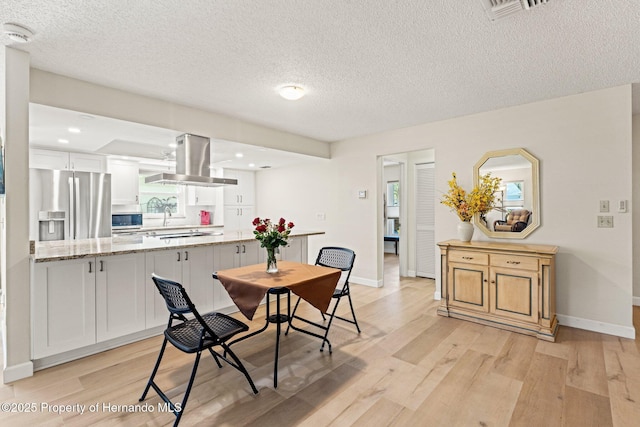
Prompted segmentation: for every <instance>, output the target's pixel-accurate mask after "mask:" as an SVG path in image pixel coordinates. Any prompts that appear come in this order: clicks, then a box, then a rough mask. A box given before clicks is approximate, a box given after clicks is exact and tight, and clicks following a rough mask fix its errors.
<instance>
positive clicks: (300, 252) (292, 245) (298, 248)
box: [280, 237, 315, 263]
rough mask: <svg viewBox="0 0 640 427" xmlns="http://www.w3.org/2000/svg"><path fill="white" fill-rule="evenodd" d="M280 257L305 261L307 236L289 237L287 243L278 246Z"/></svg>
mask: <svg viewBox="0 0 640 427" xmlns="http://www.w3.org/2000/svg"><path fill="white" fill-rule="evenodd" d="M280 259H283V260H286V261H295V262H302V263H307V238H306V237H289V239H288V240H287V245H286V246H281V247H280ZM314 261H315V260H314Z"/></svg>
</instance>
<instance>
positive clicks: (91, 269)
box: [89, 261, 93, 273]
mask: <svg viewBox="0 0 640 427" xmlns="http://www.w3.org/2000/svg"><path fill="white" fill-rule="evenodd" d="M89 273H93V262H91V261H89Z"/></svg>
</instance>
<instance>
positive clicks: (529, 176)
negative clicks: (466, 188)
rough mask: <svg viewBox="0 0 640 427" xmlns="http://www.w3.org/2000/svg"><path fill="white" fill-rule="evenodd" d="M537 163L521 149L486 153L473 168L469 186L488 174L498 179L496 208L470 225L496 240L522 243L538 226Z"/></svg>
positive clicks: (478, 217) (477, 216) (538, 191)
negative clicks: (520, 240)
mask: <svg viewBox="0 0 640 427" xmlns="http://www.w3.org/2000/svg"><path fill="white" fill-rule="evenodd" d="M539 164H540V162H539V161H538V159H537V158H535V157H534V156H532V155H531V154H530V153H528V152H527V151H526V150H525V149H523V148H511V149H507V150H499V151H490V152H488V153H486V154H485V155H484V156H482V158H481V159H480V160H479V161H478V163H476V165H475V166H474V167H473V183H474V185H475V186H477V185H478V184H479V182H480V177H481V176H483V175H486V174H487V173H490V174H491V176H492V177H499V178H500V179H501V182H500V190H499V191H498V192H497V193H496V201H497V202H496V206H495V208H494V209H493V210H491V211H490V212H488V213H487V214H485V215H483V216H480V215H476V216H475V218H474V223H475V224H476V227H478V228H479V229H480V230H481V231H482V232H483V233H484V234H486V235H487V236H489V237H493V238H496V239H524V238H526V237H527V236H528V235H529V234H531V233H532V232H533V231H534V230H535V229H537V228H538V227H539V226H540V188H539V186H540V181H539V173H540V172H539V169H540V166H539Z"/></svg>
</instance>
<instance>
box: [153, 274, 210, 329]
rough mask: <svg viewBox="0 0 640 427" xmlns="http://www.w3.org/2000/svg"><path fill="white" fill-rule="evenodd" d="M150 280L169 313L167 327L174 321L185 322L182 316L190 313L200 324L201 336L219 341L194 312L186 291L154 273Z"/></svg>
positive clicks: (198, 314)
mask: <svg viewBox="0 0 640 427" xmlns="http://www.w3.org/2000/svg"><path fill="white" fill-rule="evenodd" d="M151 279H152V280H153V283H154V284H155V285H156V288H158V291H159V292H160V295H162V298H164V302H165V303H166V304H167V309H168V310H169V313H170V315H169V326H171V323H172V322H173V320H175V319H178V320H183V321H186V320H187V318H186V317H184V316H183V315H184V314H186V313H191V314H193V316H194V317H195V319H196V320H197V321H198V322H200V325H201V326H202V332H203V336H204V335H208V336H209V337H210V338H211V339H214V340H218V339H219V337H218V335H217V334H216V333H215V332H214V331H213V330H212V329H211V328H210V327H209V325H207V322H205V321H204V319H203V318H202V316H201V315H200V313H199V312H198V310H196V306H195V305H194V304H193V302H192V301H191V298H189V295H187V291H186V290H185V289H184V287H183V286H182V285H181V284H180V283H178V282H174V281H173V280H170V279H166V278H164V277H160V276H158V275H156V274H155V273H153V274H152V275H151ZM205 332H206V333H205Z"/></svg>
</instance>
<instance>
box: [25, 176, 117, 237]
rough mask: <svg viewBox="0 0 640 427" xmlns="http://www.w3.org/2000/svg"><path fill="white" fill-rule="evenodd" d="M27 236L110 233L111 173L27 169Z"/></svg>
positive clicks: (73, 235)
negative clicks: (28, 220) (28, 225)
mask: <svg viewBox="0 0 640 427" xmlns="http://www.w3.org/2000/svg"><path fill="white" fill-rule="evenodd" d="M29 213H30V215H29V219H30V228H29V229H30V233H29V234H30V239H31V240H38V241H46V240H74V239H87V238H96V237H110V236H111V175H110V174H108V173H95V172H72V171H61V170H49V169H30V170H29Z"/></svg>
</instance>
